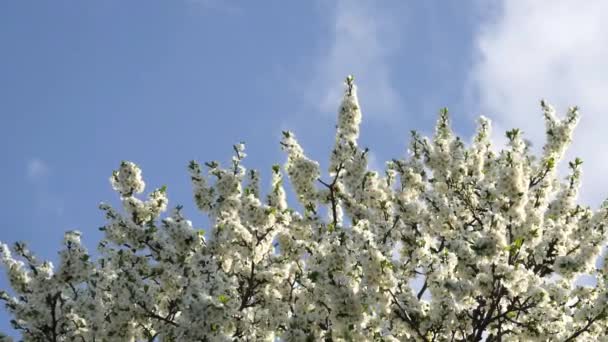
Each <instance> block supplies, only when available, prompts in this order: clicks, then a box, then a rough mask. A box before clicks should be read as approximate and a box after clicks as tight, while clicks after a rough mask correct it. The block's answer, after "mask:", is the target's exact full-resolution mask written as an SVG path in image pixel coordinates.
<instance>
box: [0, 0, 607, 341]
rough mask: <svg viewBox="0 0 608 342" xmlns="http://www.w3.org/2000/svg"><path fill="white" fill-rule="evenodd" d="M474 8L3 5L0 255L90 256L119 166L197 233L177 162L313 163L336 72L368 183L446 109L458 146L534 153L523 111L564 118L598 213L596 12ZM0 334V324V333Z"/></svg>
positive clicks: (603, 83) (591, 5)
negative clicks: (573, 125)
mask: <svg viewBox="0 0 608 342" xmlns="http://www.w3.org/2000/svg"><path fill="white" fill-rule="evenodd" d="M487 4H488V3H487V2H482V1H462V2H456V1H454V2H445V1H425V2H422V1H383V2H376V1H310V2H304V1H302V2H296V1H292V2H289V3H288V4H287V3H286V2H280V1H268V2H251V1H242V2H237V1H228V0H226V1H222V0H171V1H169V0H147V1H143V0H141V1H136V0H133V1H117V0H107V1H101V0H93V1H63V0H57V1H37V2H34V1H27V0H26V1H12V0H7V1H2V2H0V130H1V134H0V156H1V157H2V167H1V168H0V182H1V183H0V186H1V187H2V189H3V190H4V191H5V195H4V196H2V197H0V208H2V211H1V213H2V218H3V220H2V225H1V226H0V240H1V241H5V242H10V243H12V242H14V241H18V240H24V241H28V242H29V245H30V246H31V248H32V249H33V250H34V251H36V252H37V254H38V255H39V256H40V257H41V258H45V259H51V260H56V250H57V249H58V248H59V247H60V242H61V239H62V235H63V231H65V230H69V229H78V230H81V231H82V232H83V233H84V240H85V243H86V245H87V246H89V248H90V249H94V248H95V244H96V242H97V241H98V239H99V237H100V235H99V232H98V231H97V228H98V227H100V226H102V225H103V224H104V220H103V216H102V214H101V212H100V211H99V210H98V209H97V205H98V203H99V202H100V201H107V202H112V203H116V200H117V196H116V195H115V194H114V193H113V192H112V191H111V189H110V186H109V183H108V177H109V176H110V174H111V171H112V170H113V169H114V168H116V167H117V166H118V164H119V162H120V161H121V160H125V159H126V160H132V161H134V162H136V163H137V164H139V165H140V166H141V167H142V169H143V175H144V178H145V180H146V183H147V184H148V190H150V189H151V188H154V187H159V186H161V185H165V184H166V185H167V186H168V194H169V196H170V201H171V202H170V203H171V204H172V205H176V204H183V205H184V206H185V213H186V214H187V215H188V216H189V217H190V218H192V219H193V221H194V223H195V225H196V224H197V223H198V224H200V225H203V224H204V219H203V217H202V216H201V215H200V214H199V213H197V212H196V211H195V210H194V205H193V204H192V199H191V198H192V196H191V188H190V182H189V178H188V173H187V170H186V166H187V163H188V161H189V160H191V159H197V160H200V161H206V160H220V161H228V160H229V158H230V155H231V152H232V149H231V146H232V144H234V143H237V142H240V141H244V142H246V144H247V148H248V154H249V157H248V158H247V165H248V166H250V167H254V168H257V169H261V170H262V171H264V172H266V174H268V171H269V170H270V165H272V164H273V163H277V162H281V163H282V162H283V161H284V159H285V157H284V155H283V154H282V152H281V151H280V148H279V144H278V142H279V139H280V132H281V130H286V129H289V130H293V131H295V133H296V135H297V136H298V137H299V139H300V140H301V143H302V145H303V146H304V147H305V149H306V150H307V151H308V152H309V153H310V154H311V155H312V156H313V157H315V158H317V159H319V160H320V161H321V162H322V163H324V161H325V160H327V157H328V153H329V147H330V146H331V144H332V142H333V134H334V133H333V127H334V124H335V112H336V109H337V105H338V100H339V97H340V92H341V89H342V86H341V81H342V79H343V78H344V77H345V76H346V75H347V74H349V73H352V74H354V75H355V77H356V79H357V81H358V84H359V95H360V100H361V105H362V109H363V115H364V118H363V120H364V122H363V131H362V137H361V141H362V144H364V145H366V146H369V147H370V148H371V151H372V153H373V156H374V159H375V160H376V162H375V164H376V167H380V166H382V165H383V161H384V160H386V159H390V158H392V157H398V156H402V155H403V154H404V153H405V148H406V144H407V139H408V137H409V131H410V130H412V129H416V130H419V131H422V132H426V133H428V132H430V131H431V130H432V128H433V122H434V121H435V117H436V113H437V111H438V109H439V108H441V107H444V106H447V107H449V108H450V110H451V112H452V113H453V119H454V124H455V127H456V130H457V132H459V133H460V134H461V135H463V136H464V137H465V138H467V139H468V137H469V136H470V135H471V133H472V130H473V128H474V126H475V123H474V120H475V118H476V117H477V116H478V115H479V114H484V115H486V116H488V117H490V118H491V119H493V120H494V122H495V124H496V126H497V131H498V132H497V133H496V136H497V137H500V136H501V135H502V132H503V131H504V130H506V129H508V128H511V127H521V128H523V130H524V132H526V133H527V134H528V137H529V138H530V139H531V140H532V141H533V142H535V143H536V144H537V145H541V143H542V134H541V133H542V125H543V124H542V118H541V115H540V110H539V108H538V105H537V104H538V100H539V99H540V98H546V99H547V100H548V101H549V102H552V103H555V104H556V105H557V108H558V110H560V111H561V112H564V111H565V110H566V108H567V106H570V105H574V104H578V105H580V106H581V111H582V114H583V119H582V122H581V125H580V127H579V131H578V132H577V134H576V136H575V145H574V147H573V152H572V153H571V154H569V157H572V156H574V155H579V156H582V157H583V159H584V160H585V162H586V163H585V166H586V168H585V169H584V170H585V175H584V177H585V179H586V181H585V182H584V189H583V192H582V196H583V199H584V200H586V201H587V202H588V203H591V204H594V205H597V203H599V202H600V200H601V199H602V198H603V197H604V196H605V195H606V193H607V192H608V191H603V189H607V187H606V185H608V181H607V180H605V178H606V177H605V176H604V175H605V174H606V171H608V162H606V160H608V158H606V157H605V156H604V153H603V151H605V148H606V147H608V138H607V137H605V134H604V131H603V127H605V126H603V125H604V124H608V119H606V116H605V115H604V113H605V112H606V109H608V100H607V99H608V97H607V96H606V95H605V94H604V92H605V90H606V89H608V68H605V65H604V64H605V63H604V60H608V34H607V33H608V24H607V23H605V22H604V21H603V20H602V17H601V13H607V12H608V5H607V3H606V2H602V1H589V2H585V3H584V4H580V3H579V4H574V3H572V2H568V1H561V0H560V1H552V2H551V5H550V6H548V4H549V3H548V2H544V3H543V2H542V1H539V2H527V1H505V2H501V1H496V2H493V4H492V5H491V6H489V5H487ZM265 179H266V180H267V178H265ZM203 228H206V227H203ZM0 288H6V276H5V274H4V273H3V272H2V273H1V274H0ZM7 322H8V317H7V315H6V314H5V313H4V311H2V310H0V331H9V327H8V323H7Z"/></svg>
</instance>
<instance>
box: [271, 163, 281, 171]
mask: <svg viewBox="0 0 608 342" xmlns="http://www.w3.org/2000/svg"><path fill="white" fill-rule="evenodd" d="M272 171H274V173H279V172H280V171H281V166H280V165H279V164H274V165H272Z"/></svg>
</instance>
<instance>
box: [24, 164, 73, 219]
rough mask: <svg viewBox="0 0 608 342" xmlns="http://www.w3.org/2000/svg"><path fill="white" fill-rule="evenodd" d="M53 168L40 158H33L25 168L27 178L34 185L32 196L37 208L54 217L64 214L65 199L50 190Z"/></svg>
mask: <svg viewBox="0 0 608 342" xmlns="http://www.w3.org/2000/svg"><path fill="white" fill-rule="evenodd" d="M50 174H51V167H50V166H49V164H48V163H47V162H45V161H44V160H42V159H39V158H31V159H29V160H28V161H27V164H26V166H25V176H26V178H27V180H28V181H29V182H30V183H31V184H32V191H31V193H32V195H33V197H34V201H35V203H36V205H37V207H38V208H39V209H40V210H42V211H44V212H49V213H51V214H53V215H57V216H60V215H62V214H63V210H64V203H63V199H62V198H61V197H60V196H58V195H57V194H55V193H54V192H53V191H51V190H50V184H49V182H50Z"/></svg>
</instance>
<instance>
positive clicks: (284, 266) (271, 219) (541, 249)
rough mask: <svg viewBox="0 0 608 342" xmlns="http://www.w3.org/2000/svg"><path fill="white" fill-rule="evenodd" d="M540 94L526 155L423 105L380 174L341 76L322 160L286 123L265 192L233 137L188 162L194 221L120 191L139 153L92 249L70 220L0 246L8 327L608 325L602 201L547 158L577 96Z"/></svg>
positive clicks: (195, 334) (579, 329)
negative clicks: (426, 128)
mask: <svg viewBox="0 0 608 342" xmlns="http://www.w3.org/2000/svg"><path fill="white" fill-rule="evenodd" d="M542 111H543V112H544V116H545V122H546V133H547V142H546V145H545V146H544V148H543V150H542V152H541V154H540V156H534V155H533V153H532V151H531V149H530V148H529V144H528V143H527V142H526V141H525V140H524V139H523V134H522V132H521V131H519V130H517V129H514V130H510V131H508V132H507V133H506V135H507V138H508V144H507V145H506V147H505V148H504V149H503V150H500V151H499V150H496V149H495V148H494V147H493V146H492V142H491V141H490V136H491V123H490V121H489V120H488V119H487V118H483V117H482V118H480V120H479V126H478V129H477V133H476V134H475V136H474V137H473V139H472V142H471V144H470V145H467V144H466V143H465V142H464V141H463V140H462V139H461V138H459V137H457V136H456V135H455V134H454V132H453V131H452V129H451V126H450V118H449V113H448V110H447V109H442V110H441V111H440V113H439V119H438V121H437V125H436V129H435V134H434V136H433V137H432V138H425V137H422V136H420V135H419V134H418V133H416V132H412V138H411V144H410V145H409V150H408V153H407V155H405V156H404V157H403V158H396V159H393V160H391V161H388V162H387V163H386V170H385V172H384V173H383V174H380V173H378V172H375V171H371V170H370V169H369V168H368V158H369V155H368V150H367V149H364V148H361V147H360V146H359V144H358V141H357V140H358V136H359V126H360V123H361V117H362V115H361V109H360V106H359V101H358V99H357V91H356V86H355V84H354V79H353V78H352V77H350V76H349V77H348V78H347V80H346V90H345V93H344V98H343V101H342V103H341V104H340V106H339V112H338V124H337V131H336V140H335V145H334V148H333V150H332V151H331V157H330V160H329V163H328V164H329V173H328V178H324V177H322V176H321V171H320V170H321V169H320V164H319V163H318V162H317V161H314V160H312V159H310V158H309V157H308V156H307V155H306V154H305V153H304V150H303V148H302V147H301V146H300V144H299V143H298V141H297V140H296V137H295V135H294V134H293V133H291V132H283V139H282V141H281V145H282V147H283V149H284V151H285V152H286V154H287V161H286V163H285V165H284V167H283V168H281V166H279V165H274V166H273V167H272V170H271V175H272V178H271V188H270V189H269V190H268V192H267V194H266V195H265V196H263V195H262V191H261V189H260V184H259V183H260V174H259V172H258V171H257V170H248V169H246V168H245V166H244V165H243V160H244V158H245V156H246V155H245V146H244V145H243V144H237V145H235V146H234V156H233V158H232V161H231V163H230V165H228V167H222V166H221V165H220V163H218V162H207V163H204V165H201V164H199V163H197V162H195V161H193V162H191V163H190V164H189V171H190V175H191V179H192V184H193V192H194V200H195V202H196V204H197V207H198V208H199V209H200V210H201V211H203V212H204V213H206V214H207V215H208V216H209V224H210V226H209V227H208V228H207V229H197V228H194V227H193V225H192V222H190V221H189V220H187V219H186V218H185V217H184V216H183V213H182V210H181V207H177V208H175V209H174V210H173V211H172V212H171V213H170V214H169V215H168V216H167V217H161V216H162V214H163V212H165V211H166V209H167V205H168V199H167V191H166V188H165V187H161V188H159V189H157V190H154V191H152V192H151V193H150V194H149V195H148V196H147V198H140V197H138V194H141V193H142V192H143V191H144V182H143V180H142V176H141V170H140V169H139V168H138V167H137V166H136V165H135V164H133V163H131V162H123V163H121V165H120V168H119V169H118V170H117V171H114V173H113V174H112V177H111V178H110V181H111V184H112V187H113V188H114V189H115V190H116V191H117V192H118V194H119V196H120V200H121V203H122V207H123V208H122V210H121V209H116V208H113V207H111V206H110V205H107V204H102V205H101V206H100V207H101V209H102V210H103V211H104V213H105V216H106V218H107V223H106V224H105V225H104V227H102V228H101V230H102V231H103V234H104V237H103V239H102V240H101V242H100V243H99V246H98V251H97V253H96V254H94V255H95V256H94V257H91V255H90V254H89V253H88V252H87V250H86V249H85V248H84V247H83V246H82V245H81V241H80V239H81V235H80V233H79V232H76V231H71V232H68V233H66V235H65V240H64V247H63V249H62V250H61V251H60V253H59V256H60V258H59V263H58V266H57V267H56V268H55V267H53V265H52V264H51V263H49V262H41V261H39V260H37V259H36V257H35V256H34V255H33V254H32V253H31V252H30V251H29V250H28V249H27V247H26V246H25V245H24V244H23V243H17V244H15V246H14V248H13V252H11V250H9V248H8V247H7V246H6V245H4V244H0V261H1V262H2V264H4V266H5V268H6V270H7V274H8V280H9V281H10V284H11V286H12V289H13V290H12V294H9V293H7V292H1V293H0V300H1V301H4V302H5V305H6V308H7V309H8V311H9V312H10V313H11V314H12V315H13V317H14V319H13V321H12V324H13V327H14V328H15V329H17V330H19V331H20V333H21V334H22V336H23V340H24V341H53V342H57V341H141V340H146V341H276V340H277V339H280V340H284V341H320V340H325V341H481V340H484V339H485V340H486V341H573V340H577V339H578V340H582V341H608V339H607V338H606V331H607V329H608V290H607V288H606V285H607V284H608V266H607V264H608V262H604V264H603V265H604V266H603V267H602V268H599V269H598V268H596V262H597V259H598V257H599V255H600V254H601V251H602V248H603V247H604V245H605V242H606V230H607V224H608V203H607V204H606V205H603V206H601V207H600V208H599V209H598V210H592V209H591V208H590V207H586V206H582V205H580V204H578V202H577V194H578V190H579V187H580V184H581V176H582V169H581V164H582V161H581V160H579V159H575V160H573V161H571V162H569V173H568V175H567V176H566V177H565V179H563V180H560V177H559V175H558V173H557V165H558V163H559V162H560V160H561V159H562V158H563V156H564V153H565V150H566V148H567V146H568V144H569V143H570V142H571V138H572V132H573V129H574V127H575V126H576V123H577V121H578V111H577V109H576V108H571V109H570V110H569V111H568V113H567V116H566V118H565V119H559V118H558V117H557V115H556V114H555V111H554V110H553V109H552V108H551V107H550V106H549V105H548V104H546V103H545V102H544V101H543V102H542ZM284 176H285V179H284ZM287 181H288V182H289V183H290V184H291V186H292V188H293V190H294V193H295V196H296V197H297V200H298V201H299V204H300V205H301V207H302V208H303V210H302V211H301V212H299V211H298V210H296V209H294V208H292V207H290V205H289V203H288V198H287V195H286V191H285V188H284V185H285V184H284V183H286V182H287ZM581 275H586V276H587V278H594V279H595V283H596V285H595V286H589V285H587V286H585V285H582V284H581V283H580V282H577V279H578V278H579V277H580V276H581Z"/></svg>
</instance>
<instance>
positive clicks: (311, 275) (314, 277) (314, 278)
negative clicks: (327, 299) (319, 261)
mask: <svg viewBox="0 0 608 342" xmlns="http://www.w3.org/2000/svg"><path fill="white" fill-rule="evenodd" d="M308 279H310V281H312V282H313V283H314V282H316V281H317V279H319V272H317V271H313V272H311V273H309V274H308Z"/></svg>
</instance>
